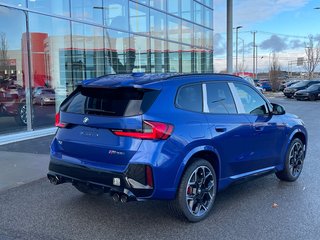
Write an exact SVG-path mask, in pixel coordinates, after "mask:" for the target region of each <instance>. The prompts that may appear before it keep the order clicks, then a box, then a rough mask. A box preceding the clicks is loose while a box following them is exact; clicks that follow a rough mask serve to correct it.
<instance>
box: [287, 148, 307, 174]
mask: <svg viewBox="0 0 320 240" xmlns="http://www.w3.org/2000/svg"><path fill="white" fill-rule="evenodd" d="M303 159H304V150H303V145H302V144H301V143H300V142H295V143H294V145H293V146H292V148H291V150H290V153H289V170H290V173H291V174H292V176H293V177H296V176H298V175H299V174H300V173H301V170H302V165H303Z"/></svg>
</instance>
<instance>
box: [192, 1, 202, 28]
mask: <svg viewBox="0 0 320 240" xmlns="http://www.w3.org/2000/svg"><path fill="white" fill-rule="evenodd" d="M203 8H204V7H203V6H202V5H201V4H199V3H196V2H195V3H194V22H195V23H198V24H201V25H203V15H204V14H203V12H204V10H203Z"/></svg>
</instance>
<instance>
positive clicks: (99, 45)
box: [72, 23, 106, 88]
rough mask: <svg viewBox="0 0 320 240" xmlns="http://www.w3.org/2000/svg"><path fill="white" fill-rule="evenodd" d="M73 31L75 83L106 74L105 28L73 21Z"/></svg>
mask: <svg viewBox="0 0 320 240" xmlns="http://www.w3.org/2000/svg"><path fill="white" fill-rule="evenodd" d="M72 33H73V36H72V46H73V51H72V62H73V66H72V71H73V81H74V83H77V82H80V81H82V80H84V79H90V78H94V77H99V76H102V75H104V74H105V68H104V67H105V65H106V63H105V59H106V58H105V55H104V54H105V52H104V43H103V41H104V39H103V29H102V28H99V27H94V26H91V25H87V24H81V23H72ZM73 85H74V84H73ZM73 88H74V86H73Z"/></svg>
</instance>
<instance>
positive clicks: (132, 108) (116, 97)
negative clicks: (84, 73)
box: [61, 87, 158, 116]
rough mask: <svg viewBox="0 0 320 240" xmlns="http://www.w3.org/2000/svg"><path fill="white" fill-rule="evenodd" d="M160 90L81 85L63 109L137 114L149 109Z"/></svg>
mask: <svg viewBox="0 0 320 240" xmlns="http://www.w3.org/2000/svg"><path fill="white" fill-rule="evenodd" d="M157 96H158V91H153V90H144V89H136V88H118V89H97V88H83V87H79V88H78V89H77V93H76V94H75V95H74V96H73V97H71V98H70V99H69V100H67V102H66V103H64V104H63V106H62V107H61V110H62V111H66V112H70V113H79V114H89V115H103V116H135V115H140V114H143V113H144V112H145V111H147V110H148V109H149V107H150V106H151V104H152V103H153V102H154V100H155V99H156V97H157Z"/></svg>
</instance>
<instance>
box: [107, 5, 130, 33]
mask: <svg viewBox="0 0 320 240" xmlns="http://www.w3.org/2000/svg"><path fill="white" fill-rule="evenodd" d="M103 9H104V18H105V20H104V25H106V26H108V27H110V28H114V29H120V30H125V31H128V30H129V17H128V1H127V0H112V1H110V0H103Z"/></svg>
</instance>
